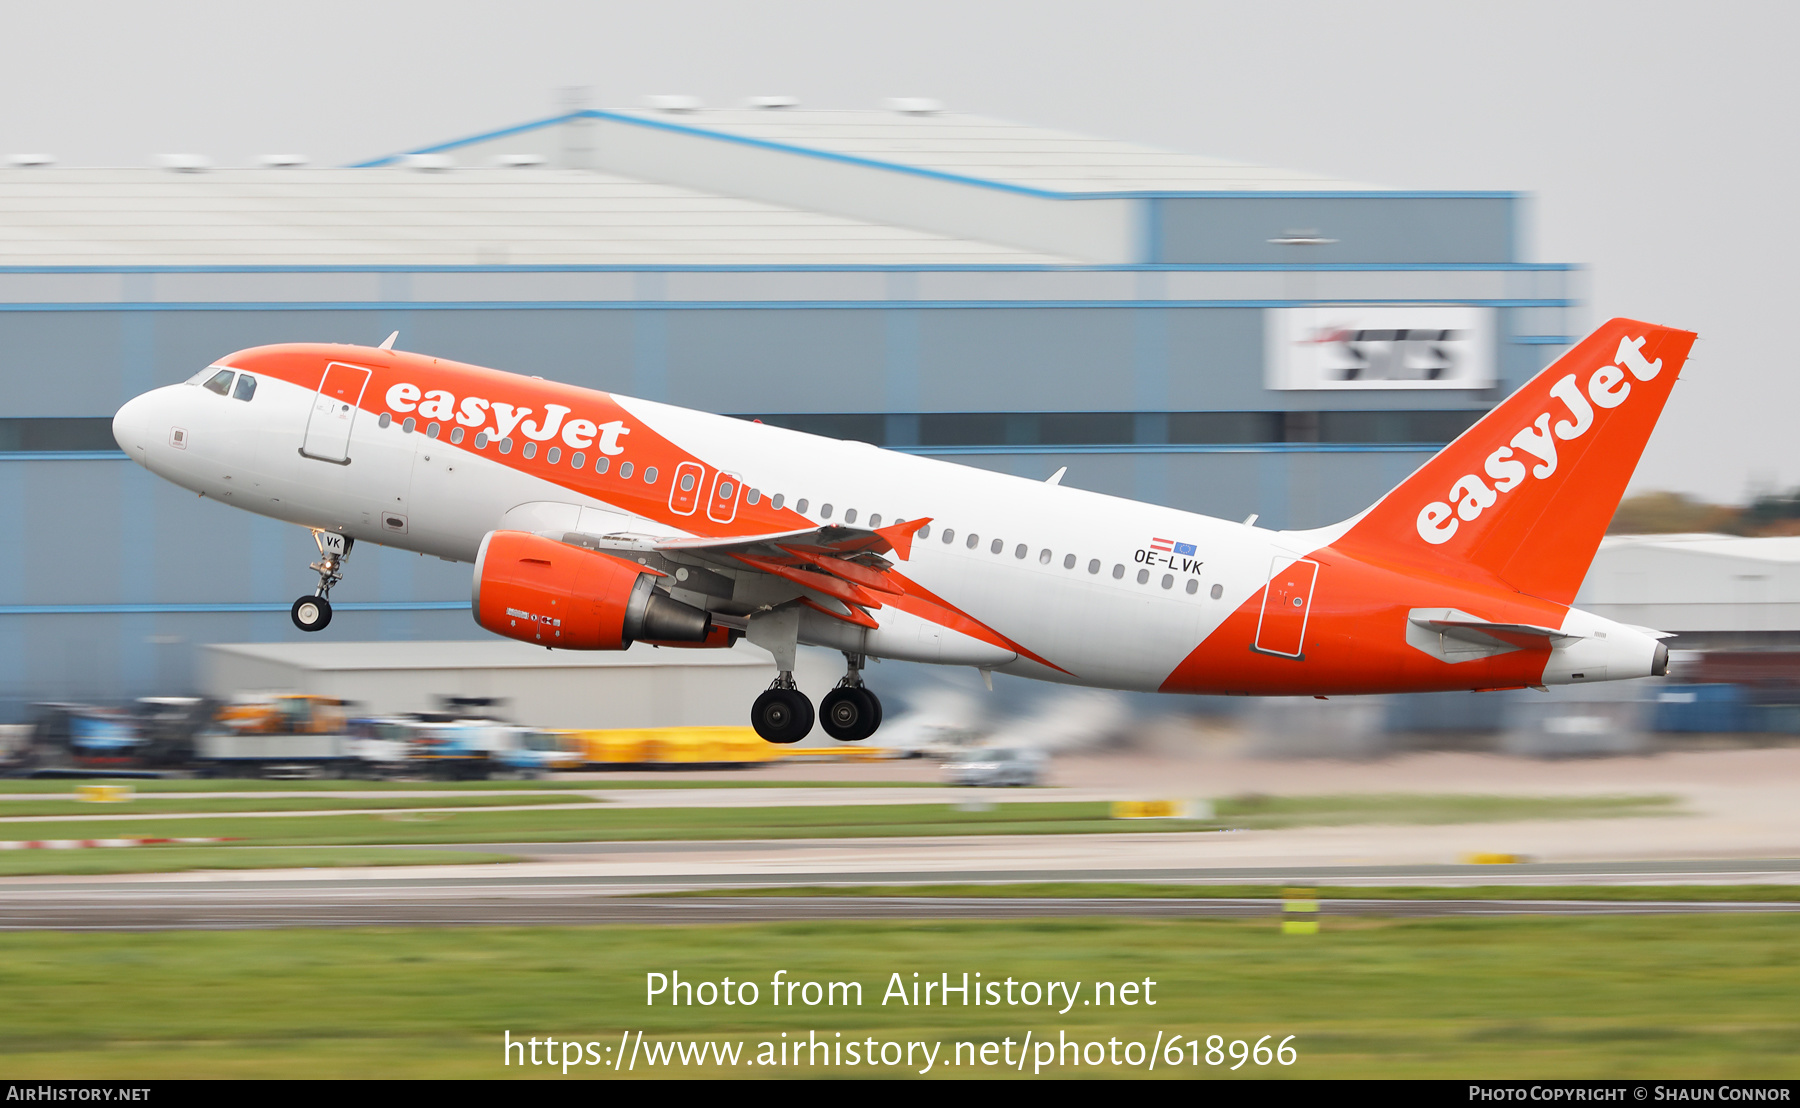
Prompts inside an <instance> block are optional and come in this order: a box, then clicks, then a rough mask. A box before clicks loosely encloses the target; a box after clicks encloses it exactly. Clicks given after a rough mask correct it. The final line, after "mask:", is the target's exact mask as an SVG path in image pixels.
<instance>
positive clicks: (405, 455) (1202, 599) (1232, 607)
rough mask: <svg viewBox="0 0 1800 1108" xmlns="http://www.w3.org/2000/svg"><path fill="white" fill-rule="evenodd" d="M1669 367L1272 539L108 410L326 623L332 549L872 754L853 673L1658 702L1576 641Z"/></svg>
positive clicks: (803, 456)
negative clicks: (266, 524)
mask: <svg viewBox="0 0 1800 1108" xmlns="http://www.w3.org/2000/svg"><path fill="white" fill-rule="evenodd" d="M1694 339H1695V335H1694V334H1693V333H1692V332H1687V331H1679V330H1672V329H1669V328H1666V327H1658V326H1654V325H1652V324H1647V323H1640V322H1637V321H1634V320H1629V319H1614V320H1611V321H1610V322H1608V323H1606V324H1604V325H1603V326H1601V327H1600V328H1599V329H1598V330H1596V331H1595V332H1594V333H1593V334H1592V335H1590V336H1588V337H1587V338H1586V339H1584V340H1582V341H1581V342H1580V343H1578V344H1576V345H1575V346H1574V347H1572V348H1571V349H1570V350H1569V351H1568V352H1567V353H1565V354H1564V355H1563V356H1562V357H1560V358H1559V359H1557V361H1556V362H1555V363H1554V364H1553V365H1551V366H1550V367H1549V368H1547V369H1545V370H1544V371H1543V372H1541V373H1539V374H1538V375H1537V376H1536V377H1534V378H1533V379H1532V380H1531V381H1529V382H1528V383H1526V384H1525V385H1524V386H1523V387H1522V388H1520V389H1519V390H1518V391H1517V392H1516V393H1514V394H1513V395H1512V396H1511V397H1509V398H1507V399H1506V400H1505V401H1503V402H1501V403H1500V404H1499V405H1498V406H1497V407H1495V408H1493V409H1492V410H1491V411H1489V412H1488V413H1487V414H1486V415H1485V416H1483V418H1482V419H1481V420H1480V421H1478V422H1477V423H1475V425H1474V426H1472V427H1470V428H1469V429H1468V430H1467V431H1466V432H1464V433H1463V434H1462V435H1460V436H1459V437H1458V438H1457V439H1456V440H1455V441H1454V442H1451V443H1450V444H1449V445H1448V446H1446V447H1445V448H1444V449H1443V450H1442V451H1440V452H1439V453H1437V454H1436V455H1434V456H1432V457H1431V459H1430V460H1429V461H1427V462H1426V463H1425V464H1424V465H1423V466H1421V467H1420V468H1419V469H1418V470H1417V471H1416V472H1414V473H1413V474H1412V475H1411V476H1409V477H1408V478H1406V479H1405V480H1404V481H1402V482H1401V483H1400V484H1399V485H1398V486H1396V487H1395V488H1394V489H1393V490H1392V491H1390V492H1388V493H1387V494H1386V495H1385V496H1383V497H1381V498H1380V499H1379V500H1378V501H1376V503H1375V504H1373V505H1372V506H1370V507H1369V508H1367V509H1366V510H1364V511H1363V512H1361V513H1360V514H1358V515H1356V516H1355V517H1353V518H1351V519H1348V520H1345V521H1344V522H1342V523H1338V524H1335V525H1333V526H1329V527H1321V528H1317V529H1313V530H1292V531H1290V530H1271V529H1267V528H1260V527H1257V526H1255V517H1252V518H1251V519H1249V520H1247V521H1245V522H1242V523H1239V522H1234V521H1230V520H1223V519H1214V518H1211V517H1208V516H1204V515H1197V514H1194V513H1190V512H1184V511H1178V510H1175V509H1173V508H1165V507H1159V506H1157V505H1154V504H1145V503H1140V502H1136V501H1132V500H1126V499H1121V498H1118V497H1112V496H1104V495H1101V494H1099V493H1093V492H1087V491H1083V490H1081V489H1077V488H1073V487H1069V486H1065V485H1062V484H1060V483H1059V478H1060V477H1061V473H1060V472H1059V473H1058V474H1057V475H1056V476H1055V477H1052V478H1051V479H1050V480H1048V481H1033V480H1028V479H1025V478H1020V477H1014V476H1008V475H1005V474H999V473H991V472H988V471H986V470H981V469H973V468H969V467H966V466H959V465H954V464H951V463H948V462H943V461H938V460H934V459H930V458H922V457H915V456H913V455H909V454H903V453H896V452H893V451H888V450H882V449H879V448H877V447H874V446H870V445H867V444H865V443H859V442H843V441H838V440H835V439H829V438H822V437H819V436H815V435H808V434H802V433H800V432H796V431H791V430H786V429H783V428H779V427H771V426H767V425H764V424H761V423H757V422H753V421H749V420H742V419H735V418H731V417H726V416H720V415H713V414H708V413H705V412H698V411H692V410H688V409H685V408H678V407H672V406H670V405H667V404H660V403H655V402H652V401H648V400H638V399H633V398H631V397H626V396H619V395H616V394H613V393H608V392H601V391H597V390H594V389H587V388H579V387H576V386H574V385H566V384H559V383H557V382H554V381H547V380H543V379H541V378H538V377H531V376H523V375H520V374H515V373H506V372H501V371H499V370H493V369H485V368H482V367H479V366H473V365H465V364H460V363H457V362H453V361H449V360H446V359H441V358H433V357H430V356H429V355H425V354H416V353H409V352H405V351H402V350H396V349H393V343H394V336H389V338H388V341H387V342H385V343H383V344H382V345H381V346H379V347H366V346H352V345H336V344H323V343H293V344H284V345H276V346H260V347H255V348H252V349H249V350H243V351H240V352H238V353H236V354H232V355H230V356H229V357H226V358H224V359H222V360H220V361H218V362H217V363H215V364H213V365H209V366H207V367H206V368H204V369H202V370H200V371H199V372H198V373H196V374H195V375H194V376H193V377H192V378H191V379H190V380H188V381H186V382H185V383H182V384H178V385H171V386H167V387H164V388H159V389H155V390H153V391H151V392H147V393H145V394H143V395H142V396H138V397H136V398H135V399H133V400H131V401H129V402H128V403H126V404H125V406H124V407H123V408H121V409H119V412H118V414H117V416H116V417H115V418H114V420H113V434H114V436H115V437H116V438H117V439H118V442H119V445H120V447H121V448H123V449H124V450H125V452H126V453H127V454H128V455H130V457H131V458H132V459H133V460H134V461H136V462H137V463H138V464H140V465H142V466H144V467H145V468H147V469H149V470H150V471H151V472H153V473H156V474H158V475H159V476H161V477H164V478H166V479H168V480H170V481H173V482H175V483H176V484H178V485H180V486H182V487H184V488H186V489H189V490H191V491H194V492H197V493H199V494H200V495H202V496H207V497H211V498H213V499H215V500H219V501H221V502H223V503H226V504H230V505H232V506H234V507H238V508H242V509H244V510H246V511H251V512H256V513H259V514H261V515H266V516H271V517H273V518H276V519H281V520H286V521H289V522H291V523H297V524H300V525H301V526H304V527H307V528H310V529H311V530H312V532H313V536H314V539H315V541H316V542H317V545H318V550H319V560H318V561H317V562H315V563H313V565H312V568H313V569H315V570H316V571H317V572H318V575H319V583H318V587H317V589H316V590H314V592H313V593H312V594H311V595H308V596H303V597H300V598H299V599H298V600H296V601H294V604H293V608H292V616H293V621H294V623H295V625H296V626H298V627H299V628H300V629H301V630H303V631H313V632H317V631H323V630H325V628H326V627H327V625H329V624H330V622H331V600H330V596H331V590H332V587H333V586H334V585H336V584H337V583H338V582H339V581H340V580H341V579H342V577H343V574H344V573H345V571H346V568H347V566H346V563H347V559H348V557H349V555H350V553H351V551H352V549H353V548H354V546H355V544H357V543H358V542H367V543H379V544H383V545H386V546H392V547H398V548H400V549H403V550H409V551H417V552H419V553H422V554H431V555H436V556H438V557H440V558H445V559H450V560H454V561H460V562H469V563H472V564H473V566H474V571H473V575H472V586H471V595H470V611H471V613H472V614H473V616H474V619H475V622H476V623H478V624H479V625H480V626H481V627H483V628H485V629H487V630H488V631H490V632H493V633H495V634H498V635H504V636H506V637H508V638H512V639H517V640H519V641H521V642H526V643H531V644H533V645H538V646H543V647H546V648H549V649H560V650H623V649H626V648H628V647H630V646H631V645H632V644H633V643H640V642H641V643H650V644H653V645H656V646H663V647H687V648H700V649H704V648H723V647H728V646H730V645H732V644H733V643H735V642H737V641H738V640H739V639H740V638H748V639H749V641H750V642H752V643H755V644H757V645H759V646H761V647H763V648H765V649H767V650H768V651H769V652H770V653H771V654H772V655H773V656H774V658H775V662H776V670H777V676H776V678H775V680H774V683H773V685H772V686H771V687H770V688H769V689H768V690H767V691H765V692H763V693H762V694H761V695H760V696H759V697H758V698H757V699H756V701H755V703H754V705H753V706H752V708H751V723H752V725H753V726H754V727H755V728H756V730H757V732H758V733H759V734H760V735H761V736H762V737H763V738H765V739H767V740H768V741H770V742H776V743H791V742H797V741H798V740H800V739H801V738H803V737H804V736H805V735H807V734H808V733H809V732H810V731H811V730H812V726H813V723H814V720H815V712H814V707H813V704H812V702H811V701H810V700H809V699H808V698H807V697H806V696H805V695H804V694H803V693H802V692H800V690H799V689H798V688H797V687H796V686H795V683H794V677H793V671H794V657H795V652H796V649H797V647H798V646H800V645H801V644H806V645H811V646H815V647H825V648H829V649H832V650H837V651H841V652H842V653H843V655H844V659H845V675H844V677H843V679H842V680H841V681H840V682H839V683H838V685H837V687H836V688H834V689H833V690H831V692H830V693H829V694H827V695H826V696H825V697H824V698H823V699H822V701H821V702H820V706H819V709H818V713H817V718H818V719H819V721H820V722H821V723H822V724H823V726H824V728H825V730H826V732H827V733H828V734H829V735H831V736H832V737H833V738H835V739H839V740H844V741H856V740H859V739H864V738H867V737H868V736H869V735H870V734H872V733H874V731H875V729H876V728H877V727H878V726H879V725H880V723H881V717H882V712H881V701H880V699H879V698H878V697H876V695H875V694H874V693H873V692H872V691H870V690H869V689H868V688H867V687H865V685H864V682H863V675H862V671H863V668H864V666H865V663H866V662H867V661H868V660H869V659H871V658H888V659H900V660H906V661H913V662H927V663H935V664H939V665H950V666H971V667H974V668H976V669H978V670H980V671H982V673H983V675H984V677H986V678H987V679H988V680H989V681H990V683H991V675H992V674H993V673H994V672H1000V673H1006V674H1014V675H1017V676H1021V677H1030V678H1035V679H1038V680H1044V681H1056V682H1063V683H1066V684H1073V685H1086V686H1093V687H1099V688H1109V689H1125V690H1142V691H1161V692H1172V693H1214V694H1247V695H1260V696H1307V695H1310V696H1317V697H1327V696H1333V695H1350V694H1359V693H1397V692H1422V691H1433V690H1473V691H1483V690H1495V689H1516V688H1526V687H1543V686H1548V685H1565V684H1585V683H1591V682H1597V681H1614V680H1620V679H1626V678H1634V677H1646V676H1652V675H1661V674H1662V673H1663V672H1664V671H1665V670H1666V668H1667V665H1668V657H1669V654H1668V649H1667V647H1666V646H1665V645H1664V644H1663V643H1662V642H1661V641H1660V640H1661V639H1663V638H1667V637H1668V636H1666V635H1662V634H1660V633H1658V632H1656V631H1654V630H1651V629H1648V628H1643V627H1635V626H1628V625H1626V624H1621V623H1616V622H1614V621H1612V620H1609V619H1604V618H1601V617H1599V616H1597V615H1594V614H1591V613H1588V612H1583V611H1581V610H1579V609H1576V608H1574V607H1571V603H1572V602H1573V600H1574V598H1575V593H1576V590H1577V589H1578V588H1579V587H1580V585H1581V581H1582V578H1583V577H1584V576H1585V575H1586V573H1587V569H1588V565H1589V563H1590V562H1591V561H1592V559H1593V555H1594V551H1595V548H1596V547H1597V546H1598V545H1599V542H1600V538H1601V535H1602V534H1603V532H1604V531H1605V530H1606V526H1607V523H1608V521H1609V520H1610V518H1611V517H1612V514H1613V512H1614V510H1615V509H1616V508H1617V506H1618V503H1619V499H1620V497H1621V496H1623V495H1624V491H1625V487H1626V483H1627V482H1628V481H1629V480H1630V478H1631V474H1632V471H1633V470H1634V469H1635V468H1636V466H1637V462H1638V458H1639V456H1640V455H1641V453H1642V452H1643V448H1644V443H1645V441H1646V440H1647V439H1648V438H1649V436H1650V432H1651V430H1652V429H1653V428H1654V427H1655V425H1656V421H1657V418H1658V416H1659V415H1660V414H1661V412H1662V409H1663V406H1664V404H1665V403H1666V401H1667V400H1668V397H1669V393H1670V391H1671V389H1672V388H1673V385H1674V382H1675V380H1676V378H1677V376H1678V375H1679V373H1680V371H1681V367H1682V365H1683V363H1684V362H1685V361H1686V359H1687V355H1688V351H1689V350H1690V348H1691V347H1692V345H1693V342H1694Z"/></svg>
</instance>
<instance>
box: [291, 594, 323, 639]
mask: <svg viewBox="0 0 1800 1108" xmlns="http://www.w3.org/2000/svg"><path fill="white" fill-rule="evenodd" d="M288 618H289V619H291V620H293V621H294V626H295V627H298V628H300V630H302V631H323V630H325V628H327V627H330V626H331V601H329V600H327V599H325V598H324V597H322V596H303V597H301V598H300V599H298V600H296V601H294V606H293V607H292V608H289V609H288Z"/></svg>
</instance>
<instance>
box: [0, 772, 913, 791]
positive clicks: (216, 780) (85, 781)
mask: <svg viewBox="0 0 1800 1108" xmlns="http://www.w3.org/2000/svg"><path fill="white" fill-rule="evenodd" d="M630 772H633V773H638V772H642V771H638V770H633V771H630ZM704 772H707V773H718V772H720V771H719V770H707V771H704ZM744 772H746V773H748V772H751V771H744ZM77 785H129V786H131V787H132V788H133V789H136V790H137V791H138V792H140V793H205V792H233V793H240V792H414V791H430V792H443V791H452V792H481V791H483V790H488V789H501V790H516V791H524V792H536V791H539V790H545V789H842V788H857V789H884V788H893V789H919V788H940V787H942V786H941V784H940V783H939V782H936V781H769V780H756V779H754V778H750V777H746V778H744V779H743V780H734V779H733V780H721V779H719V778H717V777H708V778H704V779H700V780H690V779H688V778H687V777H686V774H685V772H684V771H681V770H669V771H666V776H665V777H659V778H658V779H656V780H644V779H643V778H641V777H634V778H627V779H614V778H611V777H608V776H605V775H600V776H596V777H584V778H577V779H570V778H562V777H548V778H534V779H532V780H528V781H412V780H407V781H360V780H342V781H339V780H307V781H274V780H265V779H263V778H257V777H205V778H201V777H193V778H189V777H166V778H106V777H93V778H60V779H41V780H40V779H36V778H16V777H0V794H15V793H63V794H70V795H72V794H73V793H74V791H75V787H76V786H77Z"/></svg>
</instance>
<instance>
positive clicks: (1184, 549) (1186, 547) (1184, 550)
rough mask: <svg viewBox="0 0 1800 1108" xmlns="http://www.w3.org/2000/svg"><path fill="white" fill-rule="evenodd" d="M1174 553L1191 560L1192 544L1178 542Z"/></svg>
mask: <svg viewBox="0 0 1800 1108" xmlns="http://www.w3.org/2000/svg"><path fill="white" fill-rule="evenodd" d="M1175 553H1177V554H1184V555H1187V556H1188V557H1190V558H1191V557H1193V554H1194V544H1193V543H1191V542H1178V543H1176V544H1175Z"/></svg>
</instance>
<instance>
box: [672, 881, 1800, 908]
mask: <svg viewBox="0 0 1800 1108" xmlns="http://www.w3.org/2000/svg"><path fill="white" fill-rule="evenodd" d="M1291 888H1293V886H1291V885H1159V884H1149V883H1144V882H1133V881H1095V882H1086V881H1028V882H1019V883H1015V884H1006V885H761V886H748V887H744V888H716V889H682V890H680V891H677V892H660V893H641V894H639V895H641V896H644V897H650V898H658V897H696V896H700V897H706V896H848V897H872V896H882V897H889V896H897V897H907V896H919V897H993V898H1003V897H1040V898H1045V897H1068V898H1074V899H1094V898H1099V897H1109V898H1110V897H1143V898H1146V899H1157V900H1244V899H1250V900H1262V899H1274V900H1279V899H1281V897H1282V894H1283V893H1285V892H1287V891H1288V890H1289V889H1291ZM1306 888H1308V889H1310V890H1312V892H1313V893H1314V894H1315V895H1316V896H1317V898H1318V899H1320V900H1621V901H1663V900H1669V901H1746V902H1755V903H1777V904H1786V903H1792V902H1794V901H1800V885H1471V886H1467V887H1451V886H1441V885H1374V886H1361V885H1309V886H1306Z"/></svg>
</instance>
